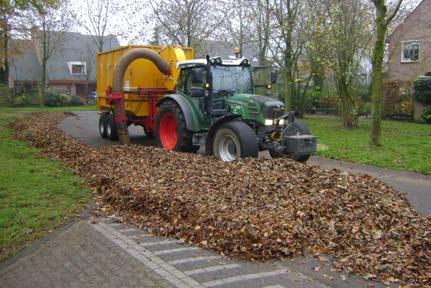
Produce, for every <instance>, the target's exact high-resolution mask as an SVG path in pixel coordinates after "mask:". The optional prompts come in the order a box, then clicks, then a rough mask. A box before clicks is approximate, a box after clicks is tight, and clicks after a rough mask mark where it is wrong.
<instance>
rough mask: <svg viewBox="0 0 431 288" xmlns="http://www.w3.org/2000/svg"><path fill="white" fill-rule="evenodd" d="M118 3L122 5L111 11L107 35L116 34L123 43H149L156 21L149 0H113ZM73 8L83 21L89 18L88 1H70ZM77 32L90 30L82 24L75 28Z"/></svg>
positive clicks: (84, 32)
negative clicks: (151, 14)
mask: <svg viewBox="0 0 431 288" xmlns="http://www.w3.org/2000/svg"><path fill="white" fill-rule="evenodd" d="M113 1H115V2H117V5H120V6H122V8H120V9H116V13H111V15H110V20H109V24H108V25H107V29H106V33H105V34H106V35H108V34H114V35H117V36H118V39H119V40H120V43H121V45H127V44H128V43H130V42H132V43H141V44H142V43H148V42H149V41H150V40H151V37H152V34H153V27H154V22H152V23H151V17H149V15H150V9H149V7H148V4H146V3H147V1H145V0H144V1H142V0H113ZM70 3H71V8H72V9H73V10H74V11H75V13H76V14H77V15H78V17H79V19H80V20H81V21H86V23H87V24H88V19H87V17H85V16H86V12H85V11H86V10H87V4H86V3H87V1H86V0H73V1H70ZM80 16H81V17H80ZM74 30H76V31H77V32H80V33H83V34H89V33H88V31H87V30H86V29H85V28H84V27H83V26H80V25H76V27H75V28H74Z"/></svg>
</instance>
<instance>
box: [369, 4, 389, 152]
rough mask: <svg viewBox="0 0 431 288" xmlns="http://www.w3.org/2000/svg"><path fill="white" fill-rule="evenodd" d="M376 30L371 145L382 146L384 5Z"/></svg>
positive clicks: (377, 19) (377, 5) (381, 6)
mask: <svg viewBox="0 0 431 288" xmlns="http://www.w3.org/2000/svg"><path fill="white" fill-rule="evenodd" d="M376 13H377V15H376V29H377V37H376V42H375V43H374V50H373V59H372V64H373V72H372V80H371V117H372V126H371V143H370V144H371V145H373V146H380V145H381V122H382V108H383V96H382V82H383V76H382V72H383V57H384V53H385V34H386V28H387V26H386V24H385V15H386V7H385V5H384V3H381V2H379V3H378V4H376Z"/></svg>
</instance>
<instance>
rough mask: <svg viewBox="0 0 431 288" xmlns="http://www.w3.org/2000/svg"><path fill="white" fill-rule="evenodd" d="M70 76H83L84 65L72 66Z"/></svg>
mask: <svg viewBox="0 0 431 288" xmlns="http://www.w3.org/2000/svg"><path fill="white" fill-rule="evenodd" d="M72 74H84V65H77V64H74V65H72Z"/></svg>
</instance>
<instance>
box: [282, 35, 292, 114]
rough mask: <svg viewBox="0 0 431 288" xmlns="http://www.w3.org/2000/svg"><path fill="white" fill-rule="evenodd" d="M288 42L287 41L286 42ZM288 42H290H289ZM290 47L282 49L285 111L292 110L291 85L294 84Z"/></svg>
mask: <svg viewBox="0 0 431 288" xmlns="http://www.w3.org/2000/svg"><path fill="white" fill-rule="evenodd" d="M286 44H288V43H286ZM289 44H290V43H289ZM286 46H287V47H290V45H289V46H288V45H286ZM289 49H290V48H286V50H285V51H284V63H285V64H284V81H285V82H284V87H285V92H284V107H285V109H286V111H292V108H293V96H294V95H293V94H294V91H293V85H294V83H293V82H294V79H293V71H292V69H293V67H292V53H291V51H290V50H289Z"/></svg>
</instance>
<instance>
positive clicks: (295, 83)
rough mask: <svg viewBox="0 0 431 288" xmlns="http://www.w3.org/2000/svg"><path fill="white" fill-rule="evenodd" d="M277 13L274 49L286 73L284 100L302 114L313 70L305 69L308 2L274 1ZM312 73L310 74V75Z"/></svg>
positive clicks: (273, 52) (275, 14) (287, 105)
mask: <svg viewBox="0 0 431 288" xmlns="http://www.w3.org/2000/svg"><path fill="white" fill-rule="evenodd" d="M272 11H273V17H274V22H275V23H274V27H273V33H271V35H272V36H271V44H270V48H269V49H270V51H271V53H272V58H273V60H274V61H275V62H276V64H277V65H278V66H279V67H280V68H281V69H282V71H283V75H284V103H285V107H286V109H287V110H292V109H295V110H297V112H298V113H299V114H302V112H303V111H302V103H303V101H302V100H303V98H304V96H305V93H306V90H307V89H308V86H309V83H310V73H304V72H305V71H304V69H301V68H304V67H301V66H303V61H302V60H301V56H302V55H303V50H304V45H305V40H306V39H305V37H304V33H303V32H304V31H303V29H304V27H305V22H306V20H307V19H306V17H305V13H304V12H305V4H304V2H303V1H300V0H278V1H273V2H272ZM306 74H308V75H306Z"/></svg>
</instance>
